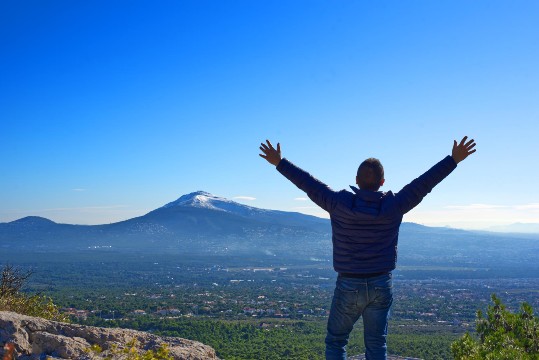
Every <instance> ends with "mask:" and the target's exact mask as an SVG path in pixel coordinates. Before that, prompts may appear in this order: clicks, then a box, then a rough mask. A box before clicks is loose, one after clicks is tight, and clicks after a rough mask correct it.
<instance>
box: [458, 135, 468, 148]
mask: <svg viewBox="0 0 539 360" xmlns="http://www.w3.org/2000/svg"><path fill="white" fill-rule="evenodd" d="M466 139H468V137H467V136H465V137H463V138H462V140H461V141H460V144H459V146H462V145H464V143H465V142H466Z"/></svg>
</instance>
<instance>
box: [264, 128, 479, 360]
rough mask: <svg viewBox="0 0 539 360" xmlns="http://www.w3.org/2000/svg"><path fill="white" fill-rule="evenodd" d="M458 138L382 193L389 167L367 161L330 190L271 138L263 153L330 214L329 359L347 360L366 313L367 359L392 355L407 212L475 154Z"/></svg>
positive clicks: (374, 359) (469, 143)
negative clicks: (396, 277)
mask: <svg viewBox="0 0 539 360" xmlns="http://www.w3.org/2000/svg"><path fill="white" fill-rule="evenodd" d="M467 139H468V137H464V138H463V139H462V140H461V141H460V143H458V144H457V142H456V141H454V142H453V151H452V155H451V156H449V155H448V156H447V157H445V158H444V159H443V160H442V161H440V162H439V163H437V164H436V165H434V166H433V167H432V168H431V169H429V170H428V171H427V172H426V173H424V174H423V175H421V176H420V177H418V178H417V179H415V180H414V181H412V182H411V183H410V184H408V185H406V186H405V187H404V188H403V189H402V190H401V191H399V192H398V193H396V194H394V193H392V192H391V191H388V192H381V191H378V190H379V188H380V186H382V185H383V184H384V181H385V179H384V168H383V167H382V164H381V163H380V161H379V160H378V159H374V158H369V159H367V160H365V161H363V162H362V163H361V165H360V166H359V168H358V170H357V176H356V184H357V185H358V186H359V189H357V188H355V187H353V186H351V188H352V190H353V191H354V192H353V193H352V192H350V191H347V190H341V191H338V192H336V191H333V190H331V189H330V188H329V187H328V186H327V185H325V184H324V183H322V182H320V181H319V180H317V179H315V178H314V177H312V176H311V175H310V174H309V173H307V172H306V171H304V170H302V169H300V168H298V167H297V166H295V165H294V164H292V163H291V162H290V161H288V160H287V159H284V158H281V145H280V144H277V149H275V148H274V147H273V145H272V144H271V143H270V141H269V140H266V143H262V144H261V146H260V150H261V151H262V154H260V156H261V157H263V158H264V159H266V160H267V161H268V162H269V163H270V164H272V165H275V166H276V167H277V170H278V171H279V172H280V173H281V174H283V175H284V176H285V177H286V178H287V179H288V180H290V181H291V182H292V183H294V185H296V186H297V187H298V188H300V189H301V190H303V191H304V192H305V193H306V194H307V195H308V196H309V198H310V199H311V200H312V201H314V202H315V203H316V204H317V205H318V206H320V207H321V208H322V209H324V210H326V211H327V212H328V213H329V215H330V219H331V228H332V242H333V268H334V269H335V271H336V272H337V273H338V277H337V283H336V286H335V292H334V295H333V300H332V303H331V309H330V313H329V319H328V324H327V335H326V359H346V344H347V343H348V338H349V336H350V332H351V331H352V328H353V326H354V323H355V322H356V321H357V320H358V319H359V318H360V317H363V325H364V339H365V348H366V351H365V355H366V358H367V359H368V360H378V359H383V360H385V359H386V358H387V345H386V336H387V321H388V318H389V309H390V307H391V304H392V302H393V286H392V276H391V271H392V270H393V269H395V266H396V262H397V242H398V235H399V227H400V224H401V222H402V217H403V215H404V214H406V213H407V212H408V211H410V210H411V209H413V208H414V207H415V206H417V205H418V204H419V203H420V202H421V200H423V197H425V196H426V195H427V194H428V193H429V192H430V191H431V190H432V189H433V188H434V187H435V186H436V185H437V184H438V183H439V182H440V181H442V180H443V179H444V178H445V177H446V176H447V175H449V174H450V173H451V172H452V171H453V170H454V169H455V168H456V167H457V164H458V163H459V162H461V161H462V160H464V159H466V158H467V157H468V156H469V155H470V154H472V153H474V152H475V149H474V147H475V145H476V144H475V142H474V140H473V139H472V140H469V141H467Z"/></svg>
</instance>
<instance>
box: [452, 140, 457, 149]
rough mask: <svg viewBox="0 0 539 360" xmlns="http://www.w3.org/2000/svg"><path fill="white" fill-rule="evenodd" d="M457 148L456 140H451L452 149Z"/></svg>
mask: <svg viewBox="0 0 539 360" xmlns="http://www.w3.org/2000/svg"><path fill="white" fill-rule="evenodd" d="M456 147H457V140H453V149H454V148H456Z"/></svg>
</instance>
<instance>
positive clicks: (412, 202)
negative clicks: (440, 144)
mask: <svg viewBox="0 0 539 360" xmlns="http://www.w3.org/2000/svg"><path fill="white" fill-rule="evenodd" d="M456 167H457V164H456V163H455V160H453V158H452V157H451V156H449V155H448V156H446V157H445V158H444V159H443V160H442V161H440V162H439V163H437V164H436V165H434V166H433V167H431V168H430V169H429V170H428V171H427V172H425V173H424V174H423V175H421V176H420V177H418V178H417V179H415V180H414V181H412V182H411V183H409V184H408V185H406V186H405V187H404V188H402V190H401V191H399V192H398V193H397V194H395V198H396V201H397V204H398V206H399V208H400V210H401V212H402V213H403V214H406V213H407V212H408V211H410V210H412V209H413V208H414V207H416V206H417V205H418V204H419V203H420V202H421V200H423V198H424V197H425V196H426V195H427V194H428V193H430V192H431V191H432V189H433V188H434V187H435V186H436V185H438V184H439V183H440V182H441V181H442V180H443V179H445V178H446V177H447V175H449V174H450V173H451V172H452V171H453V170H454V169H455V168H456Z"/></svg>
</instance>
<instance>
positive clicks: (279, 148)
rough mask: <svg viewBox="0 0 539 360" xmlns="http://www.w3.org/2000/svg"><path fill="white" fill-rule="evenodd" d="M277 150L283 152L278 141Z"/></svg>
mask: <svg viewBox="0 0 539 360" xmlns="http://www.w3.org/2000/svg"><path fill="white" fill-rule="evenodd" d="M277 152H278V153H279V154H280V153H281V143H277Z"/></svg>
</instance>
